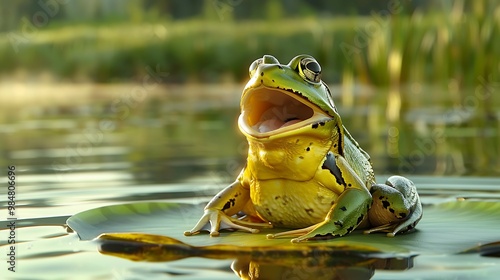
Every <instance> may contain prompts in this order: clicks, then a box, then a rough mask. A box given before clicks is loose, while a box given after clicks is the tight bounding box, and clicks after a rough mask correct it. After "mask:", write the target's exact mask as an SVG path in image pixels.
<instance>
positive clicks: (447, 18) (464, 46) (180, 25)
mask: <svg viewBox="0 0 500 280" xmlns="http://www.w3.org/2000/svg"><path fill="white" fill-rule="evenodd" d="M456 3H458V4H455V6H454V7H453V9H452V11H451V12H450V11H442V12H434V13H421V12H418V11H417V12H415V13H413V14H412V15H397V14H394V15H391V16H385V17H377V16H371V17H336V18H302V19H286V20H281V21H243V22H234V21H231V22H230V21H227V22H226V21H207V20H190V21H164V22H157V23H143V24H138V25H132V24H127V23H123V24H113V25H96V24H91V25H90V24H89V25H85V24H80V25H73V26H61V25H60V24H59V25H57V26H53V27H50V26H49V27H47V28H42V29H39V30H37V31H36V33H34V34H31V35H30V36H29V38H27V40H26V42H24V43H22V44H19V45H18V46H17V47H18V49H17V52H15V51H14V48H13V45H12V42H11V39H12V34H17V35H22V33H21V28H20V30H19V31H17V32H16V31H14V33H4V34H0V56H1V57H2V61H1V62H0V73H2V74H3V75H7V76H8V75H11V74H12V73H16V71H18V70H22V71H28V72H34V73H38V72H47V71H48V72H50V73H52V74H53V75H54V76H56V77H58V78H59V79H69V80H79V79H90V80H93V81H97V82H115V81H124V80H133V79H137V80H140V79H141V78H142V77H143V76H144V75H145V73H146V70H145V67H146V66H150V67H153V66H154V67H156V65H159V67H160V68H161V69H162V71H164V72H169V79H168V81H167V82H191V81H197V82H220V81H222V80H227V79H229V80H232V81H240V80H243V79H245V78H246V76H247V67H248V65H249V64H250V63H251V62H252V61H253V60H254V59H255V58H257V57H260V56H262V55H263V54H273V55H275V56H276V57H277V58H278V59H279V60H280V61H282V62H284V63H286V62H288V60H289V59H291V58H292V57H293V56H295V55H297V54H299V53H309V54H311V55H313V56H315V57H316V58H317V59H318V60H319V61H320V63H321V64H322V67H323V72H324V73H325V80H327V81H328V82H341V81H342V79H343V78H342V77H354V80H357V81H358V82H364V83H368V84H373V85H377V86H394V85H400V84H405V83H415V82H417V83H444V84H449V83H450V81H453V83H455V84H458V85H459V86H473V85H475V84H477V79H478V77H483V78H485V79H486V80H492V79H494V77H500V6H499V5H496V4H494V1H477V3H476V4H474V6H473V9H472V10H471V11H466V8H464V7H463V6H462V5H461V4H460V3H461V2H459V1H457V2H456ZM360 38H361V39H362V44H359V42H360Z"/></svg>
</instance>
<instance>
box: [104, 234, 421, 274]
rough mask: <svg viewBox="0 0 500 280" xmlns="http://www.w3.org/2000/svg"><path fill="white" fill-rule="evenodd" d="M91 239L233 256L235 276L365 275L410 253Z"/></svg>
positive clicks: (123, 247) (152, 253) (129, 237)
mask: <svg viewBox="0 0 500 280" xmlns="http://www.w3.org/2000/svg"><path fill="white" fill-rule="evenodd" d="M97 240H98V242H99V244H100V245H99V252H101V253H102V254H105V255H112V256H116V257H120V258H125V259H129V260H134V261H148V262H168V261H174V260H179V259H184V258H189V257H203V258H208V259H233V260H234V261H233V264H232V265H231V268H232V269H233V271H234V272H235V273H236V275H238V276H239V277H240V278H241V279H370V278H371V277H372V276H373V274H374V271H375V269H382V270H406V269H409V268H411V267H413V258H414V257H415V256H414V255H411V254H410V255H401V254H397V255H394V254H387V253H384V254H381V253H380V252H379V251H378V250H376V249H375V248H371V247H365V246H347V245H337V246H325V245H323V246H321V245H294V246H267V247H251V246H236V245H211V246H198V247H194V246H191V245H188V244H186V243H183V242H181V241H179V240H176V239H173V238H170V237H167V236H160V235H151V234H136V233H116V234H103V235H101V236H99V238H98V239H97Z"/></svg>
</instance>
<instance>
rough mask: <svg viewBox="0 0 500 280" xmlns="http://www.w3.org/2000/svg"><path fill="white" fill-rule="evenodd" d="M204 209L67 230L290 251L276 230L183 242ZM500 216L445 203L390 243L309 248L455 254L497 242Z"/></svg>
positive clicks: (91, 220)
mask: <svg viewBox="0 0 500 280" xmlns="http://www.w3.org/2000/svg"><path fill="white" fill-rule="evenodd" d="M202 209H203V205H192V204H176V203H166V202H140V203H132V204H121V205H113V206H105V207H101V208H96V209H92V210H88V211H84V212H81V213H78V214H76V215H74V216H72V217H70V218H69V219H68V220H67V224H68V225H69V226H70V227H71V228H72V229H73V230H74V231H76V232H77V233H78V235H79V236H80V238H81V239H82V240H91V239H94V238H96V237H98V236H99V235H101V234H103V233H118V232H121V233H125V232H135V233H144V234H157V235H165V236H169V237H172V238H175V239H178V240H180V241H182V242H184V243H186V244H190V245H193V246H208V245H217V244H226V245H239V246H250V247H252V246H277V245H280V246H281V245H287V246H291V247H292V246H293V245H292V244H290V242H289V240H288V239H272V240H269V239H266V237H265V235H266V234H268V233H272V232H279V231H280V229H267V230H266V229H263V230H261V233H258V234H249V233H244V232H223V233H222V234H221V236H220V237H210V236H209V235H207V234H203V233H201V234H199V235H196V236H192V237H185V236H184V235H183V232H184V230H186V229H189V228H190V227H192V225H193V224H194V223H196V221H197V219H198V218H199V216H200V214H201V213H202V212H203V210H202ZM499 213H500V202H495V201H474V200H461V201H452V202H445V203H440V204H437V205H431V206H427V207H425V208H424V218H423V219H422V220H421V222H420V223H419V224H418V226H417V230H416V231H415V232H413V233H409V234H404V235H398V236H396V237H393V238H389V237H386V236H385V235H384V234H371V235H363V234H362V233H361V232H354V233H353V234H350V235H348V236H345V237H341V238H336V239H330V240H326V241H312V242H308V243H307V244H323V245H326V246H337V245H342V246H344V245H353V246H354V245H356V246H358V245H369V246H370V247H371V248H374V249H377V250H380V251H382V252H401V253H402V252H414V253H418V254H425V253H440V254H443V253H448V254H449V253H458V252H462V251H465V250H470V249H471V248H474V247H476V246H480V245H482V244H486V243H491V242H496V241H499V240H500V234H499V233H500V215H499ZM281 230H282V229H281Z"/></svg>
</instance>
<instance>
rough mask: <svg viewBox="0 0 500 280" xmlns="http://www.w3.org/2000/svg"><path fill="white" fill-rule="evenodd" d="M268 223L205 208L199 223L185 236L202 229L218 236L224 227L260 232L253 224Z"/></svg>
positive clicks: (262, 225)
mask: <svg viewBox="0 0 500 280" xmlns="http://www.w3.org/2000/svg"><path fill="white" fill-rule="evenodd" d="M266 225H268V224H264V223H252V222H246V221H240V220H238V219H235V218H232V217H229V216H227V215H226V214H225V213H224V212H222V211H219V210H210V209H209V210H205V213H204V214H203V216H202V217H201V218H200V220H199V221H198V223H196V225H195V226H194V227H193V228H192V229H191V230H189V231H185V232H184V235H185V236H192V235H195V234H198V233H199V232H200V231H208V232H210V236H213V237H216V236H219V235H220V232H219V231H220V230H223V229H233V230H243V231H248V232H251V233H257V232H259V230H258V229H255V228H252V226H260V227H266Z"/></svg>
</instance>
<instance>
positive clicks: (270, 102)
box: [238, 55, 341, 138]
mask: <svg viewBox="0 0 500 280" xmlns="http://www.w3.org/2000/svg"><path fill="white" fill-rule="evenodd" d="M249 72H250V81H248V83H247V85H246V86H245V89H244V90H243V95H242V97H241V115H240V118H239V120H238V124H239V127H240V130H241V131H242V132H243V133H244V134H245V135H246V136H247V137H253V138H269V137H271V136H273V137H274V136H277V135H286V134H293V133H294V132H297V131H301V130H302V128H304V127H307V126H309V127H310V128H312V129H314V128H317V127H318V126H322V125H324V124H325V122H327V121H331V120H336V121H338V123H337V125H339V126H341V124H340V117H339V115H338V113H337V109H336V108H335V104H334V102H333V100H332V97H331V93H330V90H329V89H328V87H327V86H326V84H325V83H324V82H323V81H322V80H321V66H320V65H319V63H318V62H317V61H316V60H315V59H314V58H313V57H311V56H308V55H298V56H296V57H294V58H293V59H292V60H291V61H290V63H288V64H287V65H282V64H280V63H279V61H278V60H277V59H276V58H274V57H273V56H270V55H264V57H262V58H259V59H257V60H255V61H254V62H253V63H252V64H251V65H250V68H249Z"/></svg>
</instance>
